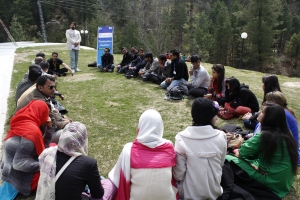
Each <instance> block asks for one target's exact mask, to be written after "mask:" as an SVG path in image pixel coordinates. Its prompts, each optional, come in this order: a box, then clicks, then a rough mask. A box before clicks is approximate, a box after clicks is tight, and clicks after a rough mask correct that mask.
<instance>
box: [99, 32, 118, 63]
mask: <svg viewBox="0 0 300 200" xmlns="http://www.w3.org/2000/svg"><path fill="white" fill-rule="evenodd" d="M113 34H114V27H113V26H100V27H98V42H97V65H101V64H102V63H101V56H102V55H103V54H104V48H110V53H111V54H113V52H114V51H113Z"/></svg>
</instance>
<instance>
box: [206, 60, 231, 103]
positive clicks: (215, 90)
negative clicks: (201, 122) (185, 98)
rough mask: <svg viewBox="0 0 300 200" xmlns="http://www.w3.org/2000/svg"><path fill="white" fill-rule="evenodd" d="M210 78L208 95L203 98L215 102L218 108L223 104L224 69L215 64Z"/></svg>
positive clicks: (224, 88)
mask: <svg viewBox="0 0 300 200" xmlns="http://www.w3.org/2000/svg"><path fill="white" fill-rule="evenodd" d="M211 69H212V77H211V79H210V83H209V86H208V94H206V95H204V97H205V98H209V99H212V100H216V101H217V102H218V103H219V105H220V106H223V107H224V104H225V100H226V99H225V90H226V87H225V68H224V66H223V65H221V64H216V65H214V66H213V67H212V68H211Z"/></svg>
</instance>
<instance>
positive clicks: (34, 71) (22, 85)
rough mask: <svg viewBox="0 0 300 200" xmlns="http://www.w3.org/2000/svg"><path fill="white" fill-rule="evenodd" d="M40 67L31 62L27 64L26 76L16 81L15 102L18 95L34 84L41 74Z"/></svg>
mask: <svg viewBox="0 0 300 200" xmlns="http://www.w3.org/2000/svg"><path fill="white" fill-rule="evenodd" d="M42 73H43V72H42V69H41V68H40V67H39V66H37V65H35V64H32V65H30V66H29V72H28V78H25V79H23V80H22V81H20V82H19V83H18V86H17V88H16V95H15V102H16V104H17V102H18V99H19V98H20V96H21V95H22V94H23V93H24V92H25V91H26V90H27V89H28V88H30V87H31V86H32V85H34V84H35V82H36V80H37V79H38V78H39V77H40V76H41V75H42Z"/></svg>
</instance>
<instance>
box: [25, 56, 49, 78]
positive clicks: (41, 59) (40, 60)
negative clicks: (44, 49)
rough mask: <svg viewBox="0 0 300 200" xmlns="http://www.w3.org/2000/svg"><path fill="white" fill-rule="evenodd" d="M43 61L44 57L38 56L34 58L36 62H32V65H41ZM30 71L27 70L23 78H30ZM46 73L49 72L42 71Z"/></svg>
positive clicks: (43, 73)
mask: <svg viewBox="0 0 300 200" xmlns="http://www.w3.org/2000/svg"><path fill="white" fill-rule="evenodd" d="M42 62H43V58H42V57H36V58H35V59H34V62H33V63H32V65H35V66H38V67H40V65H41V63H42ZM28 73H29V71H27V72H26V73H25V74H24V78H23V79H27V78H28ZM45 74H47V73H45V72H44V71H42V75H45Z"/></svg>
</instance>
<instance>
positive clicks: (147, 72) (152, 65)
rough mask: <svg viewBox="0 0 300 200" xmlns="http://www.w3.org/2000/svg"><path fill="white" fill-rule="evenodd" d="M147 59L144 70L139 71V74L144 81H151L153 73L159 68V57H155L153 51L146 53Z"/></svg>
mask: <svg viewBox="0 0 300 200" xmlns="http://www.w3.org/2000/svg"><path fill="white" fill-rule="evenodd" d="M145 60H146V61H147V64H146V66H145V67H144V70H140V71H139V75H140V76H141V77H142V78H143V81H150V80H151V76H152V73H157V72H158V69H159V62H158V59H157V58H155V59H153V55H152V53H146V54H145Z"/></svg>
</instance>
